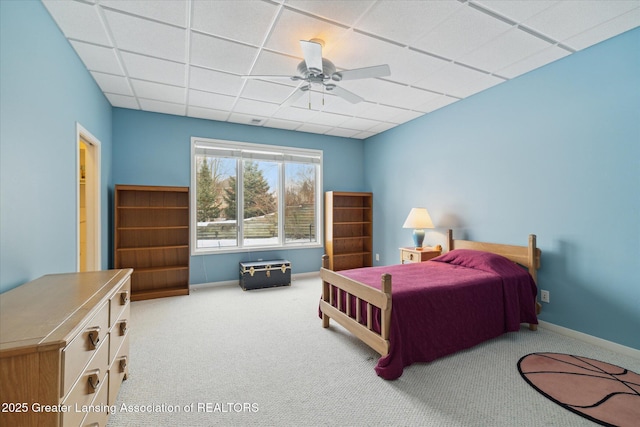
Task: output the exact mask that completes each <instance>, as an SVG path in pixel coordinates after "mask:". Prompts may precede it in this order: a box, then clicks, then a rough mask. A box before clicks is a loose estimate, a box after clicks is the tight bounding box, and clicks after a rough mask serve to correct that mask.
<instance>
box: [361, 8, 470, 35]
mask: <svg viewBox="0 0 640 427" xmlns="http://www.w3.org/2000/svg"><path fill="white" fill-rule="evenodd" d="M463 7H465V5H464V4H462V3H460V2H457V1H447V2H444V1H419V0H417V1H403V2H396V1H380V2H378V3H376V4H375V6H374V7H373V8H371V10H370V11H369V12H367V13H366V14H365V16H364V17H363V18H362V19H361V20H360V21H359V22H358V23H357V24H356V28H357V29H359V30H363V31H365V32H368V33H370V34H375V35H378V36H380V37H383V38H386V39H389V40H393V41H395V42H398V43H402V44H405V45H410V46H412V45H414V43H415V42H416V41H417V40H419V39H420V37H421V36H422V35H423V34H425V33H426V32H429V31H431V30H432V29H434V28H435V27H436V26H437V25H439V24H440V23H442V22H443V21H444V20H445V19H447V17H449V16H450V15H451V14H453V13H454V12H456V11H457V10H459V9H461V8H463Z"/></svg>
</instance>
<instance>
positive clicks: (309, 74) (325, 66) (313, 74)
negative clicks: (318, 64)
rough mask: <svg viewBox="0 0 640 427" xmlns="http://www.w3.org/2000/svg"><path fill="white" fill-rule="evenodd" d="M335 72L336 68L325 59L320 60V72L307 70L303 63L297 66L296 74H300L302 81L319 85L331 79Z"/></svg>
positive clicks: (312, 69)
mask: <svg viewBox="0 0 640 427" xmlns="http://www.w3.org/2000/svg"><path fill="white" fill-rule="evenodd" d="M335 72H336V66H335V65H333V62H331V61H329V60H328V59H326V58H322V70H316V69H314V68H311V69H309V68H307V63H306V62H305V61H302V62H300V63H299V64H298V74H300V76H301V77H302V79H303V80H307V81H308V82H309V83H318V84H321V83H322V82H324V81H325V80H329V79H331V77H332V76H333V74H334V73H335ZM334 80H335V79H334Z"/></svg>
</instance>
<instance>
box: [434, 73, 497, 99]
mask: <svg viewBox="0 0 640 427" xmlns="http://www.w3.org/2000/svg"><path fill="white" fill-rule="evenodd" d="M504 81H505V80H504V79H502V78H500V77H496V76H494V75H491V74H483V75H481V76H480V78H478V79H475V80H473V81H470V82H468V83H467V84H462V85H460V87H459V88H458V93H459V94H461V95H462V96H463V97H465V98H466V97H468V96H471V95H473V94H475V93H478V92H482V91H483V90H486V89H489V88H490V87H493V86H495V85H498V84H500V83H503V82H504ZM438 98H439V96H438ZM438 98H435V99H438ZM423 105H424V104H423Z"/></svg>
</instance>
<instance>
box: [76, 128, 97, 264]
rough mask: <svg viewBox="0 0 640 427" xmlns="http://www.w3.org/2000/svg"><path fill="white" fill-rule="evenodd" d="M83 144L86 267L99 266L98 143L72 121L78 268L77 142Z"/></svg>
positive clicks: (78, 192)
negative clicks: (74, 144) (74, 128)
mask: <svg viewBox="0 0 640 427" xmlns="http://www.w3.org/2000/svg"><path fill="white" fill-rule="evenodd" d="M81 141H84V143H85V145H86V146H87V150H86V153H85V165H86V172H85V174H86V175H85V176H86V182H87V185H86V186H85V191H86V198H85V206H86V209H87V211H86V218H87V254H86V257H87V260H86V262H87V265H86V268H87V271H94V270H101V269H102V268H101V264H102V254H101V247H102V245H101V235H102V215H101V212H102V209H101V197H100V188H101V182H100V181H101V180H100V177H101V161H100V158H101V146H102V145H101V143H100V140H99V139H98V138H96V137H95V136H93V135H92V134H91V132H89V131H88V130H87V129H85V128H84V127H83V126H82V125H81V124H80V123H76V270H77V271H80V144H81Z"/></svg>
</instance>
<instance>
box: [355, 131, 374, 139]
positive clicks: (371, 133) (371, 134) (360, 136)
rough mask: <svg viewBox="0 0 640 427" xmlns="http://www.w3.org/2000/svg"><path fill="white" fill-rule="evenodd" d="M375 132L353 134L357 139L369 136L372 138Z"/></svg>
mask: <svg viewBox="0 0 640 427" xmlns="http://www.w3.org/2000/svg"><path fill="white" fill-rule="evenodd" d="M375 134H376V132H372V131H364V132H358V133H357V134H355V135H353V137H354V138H356V139H367V138H371V137H372V136H373V135H375Z"/></svg>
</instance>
